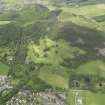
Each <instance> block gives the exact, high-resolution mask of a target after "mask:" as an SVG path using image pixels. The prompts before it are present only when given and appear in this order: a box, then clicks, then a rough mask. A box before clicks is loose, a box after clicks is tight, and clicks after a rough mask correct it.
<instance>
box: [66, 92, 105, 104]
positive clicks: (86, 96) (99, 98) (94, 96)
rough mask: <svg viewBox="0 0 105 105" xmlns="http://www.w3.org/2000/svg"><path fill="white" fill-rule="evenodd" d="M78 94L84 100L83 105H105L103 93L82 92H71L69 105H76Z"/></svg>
mask: <svg viewBox="0 0 105 105" xmlns="http://www.w3.org/2000/svg"><path fill="white" fill-rule="evenodd" d="M76 94H78V95H79V97H81V98H82V103H83V104H82V105H104V104H105V94H103V93H92V92H90V91H84V90H83V91H82V90H70V91H69V94H68V98H67V100H68V103H69V105H75V98H76Z"/></svg>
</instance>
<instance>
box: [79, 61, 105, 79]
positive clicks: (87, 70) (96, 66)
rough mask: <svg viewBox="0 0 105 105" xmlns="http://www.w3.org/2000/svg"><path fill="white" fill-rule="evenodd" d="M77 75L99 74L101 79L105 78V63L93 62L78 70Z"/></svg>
mask: <svg viewBox="0 0 105 105" xmlns="http://www.w3.org/2000/svg"><path fill="white" fill-rule="evenodd" d="M77 74H82V75H93V76H97V75H98V74H99V75H101V77H105V63H104V62H102V61H100V60H96V61H91V62H89V63H86V64H84V65H81V66H80V67H79V68H77Z"/></svg>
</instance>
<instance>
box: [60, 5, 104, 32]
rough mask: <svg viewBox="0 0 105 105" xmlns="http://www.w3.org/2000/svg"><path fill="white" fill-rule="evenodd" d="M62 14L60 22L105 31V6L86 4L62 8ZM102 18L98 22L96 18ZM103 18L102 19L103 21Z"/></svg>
mask: <svg viewBox="0 0 105 105" xmlns="http://www.w3.org/2000/svg"><path fill="white" fill-rule="evenodd" d="M61 9H62V13H61V14H60V16H59V20H60V21H63V22H65V21H67V22H68V21H71V22H73V23H75V24H77V25H79V26H85V27H89V28H94V29H97V30H101V31H104V27H103V26H104V25H105V19H104V17H103V16H104V15H105V12H104V11H105V4H86V5H75V6H69V7H66V6H64V7H62V8H61ZM98 17H99V18H100V20H102V21H101V22H98V21H97V20H96V18H98ZM101 18H102V19H101Z"/></svg>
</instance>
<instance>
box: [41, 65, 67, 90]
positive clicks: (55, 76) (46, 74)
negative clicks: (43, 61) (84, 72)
mask: <svg viewBox="0 0 105 105" xmlns="http://www.w3.org/2000/svg"><path fill="white" fill-rule="evenodd" d="M68 77H69V74H68V73H67V71H66V69H65V70H64V68H62V67H60V68H59V70H56V67H47V66H45V67H43V68H42V69H41V70H40V72H39V78H40V79H41V80H43V81H44V82H45V83H47V84H48V85H51V86H52V87H58V88H62V89H65V88H68V82H69V79H68Z"/></svg>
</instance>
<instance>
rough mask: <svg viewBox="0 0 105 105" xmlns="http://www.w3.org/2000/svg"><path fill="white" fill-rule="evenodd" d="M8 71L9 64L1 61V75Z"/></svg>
mask: <svg viewBox="0 0 105 105" xmlns="http://www.w3.org/2000/svg"><path fill="white" fill-rule="evenodd" d="M7 73H8V66H6V65H5V64H3V63H1V62H0V75H6V74H7Z"/></svg>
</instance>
